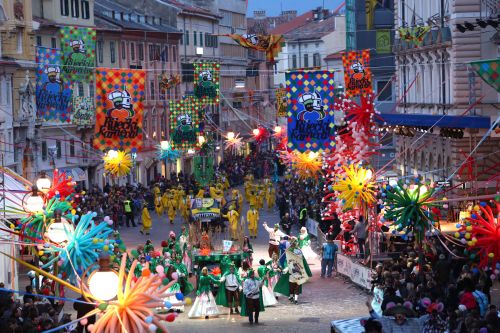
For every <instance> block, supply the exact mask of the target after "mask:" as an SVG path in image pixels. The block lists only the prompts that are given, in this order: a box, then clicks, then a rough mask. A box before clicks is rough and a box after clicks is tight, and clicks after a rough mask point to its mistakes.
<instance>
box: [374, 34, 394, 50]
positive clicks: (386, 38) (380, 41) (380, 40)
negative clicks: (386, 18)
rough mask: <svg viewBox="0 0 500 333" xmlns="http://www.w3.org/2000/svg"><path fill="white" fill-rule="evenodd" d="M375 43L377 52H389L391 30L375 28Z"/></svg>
mask: <svg viewBox="0 0 500 333" xmlns="http://www.w3.org/2000/svg"><path fill="white" fill-rule="evenodd" d="M375 45H376V51H377V53H378V54H384V53H391V30H385V29H382V30H377V32H376V37H375Z"/></svg>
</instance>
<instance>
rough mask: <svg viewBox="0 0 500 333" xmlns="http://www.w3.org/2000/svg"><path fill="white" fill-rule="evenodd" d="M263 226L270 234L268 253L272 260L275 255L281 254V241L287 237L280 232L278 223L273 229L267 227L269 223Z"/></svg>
mask: <svg viewBox="0 0 500 333" xmlns="http://www.w3.org/2000/svg"><path fill="white" fill-rule="evenodd" d="M263 226H264V229H266V231H267V232H268V233H269V248H268V249H267V252H268V254H269V258H272V257H273V253H276V254H279V252H280V250H279V248H280V240H281V238H282V237H285V236H286V235H285V234H284V233H283V232H282V231H281V230H280V225H279V224H277V223H276V224H275V225H274V228H272V229H271V228H269V227H268V226H267V223H264V224H263Z"/></svg>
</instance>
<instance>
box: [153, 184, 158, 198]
mask: <svg viewBox="0 0 500 333" xmlns="http://www.w3.org/2000/svg"><path fill="white" fill-rule="evenodd" d="M153 194H154V195H155V197H157V196H159V195H160V188H159V187H158V185H155V186H154V187H153Z"/></svg>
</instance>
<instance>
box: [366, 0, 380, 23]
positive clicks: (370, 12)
mask: <svg viewBox="0 0 500 333" xmlns="http://www.w3.org/2000/svg"><path fill="white" fill-rule="evenodd" d="M377 2H378V1H377V0H365V13H366V30H372V29H373V21H374V19H375V7H376V6H377Z"/></svg>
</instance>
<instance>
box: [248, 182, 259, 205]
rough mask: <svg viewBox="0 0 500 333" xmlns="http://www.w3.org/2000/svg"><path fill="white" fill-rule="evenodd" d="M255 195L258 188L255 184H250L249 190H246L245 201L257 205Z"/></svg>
mask: <svg viewBox="0 0 500 333" xmlns="http://www.w3.org/2000/svg"><path fill="white" fill-rule="evenodd" d="M257 195H258V190H257V185H252V187H251V188H250V191H249V192H248V196H247V201H248V204H249V205H250V206H254V207H257V204H258V203H257V201H258V199H257Z"/></svg>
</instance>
